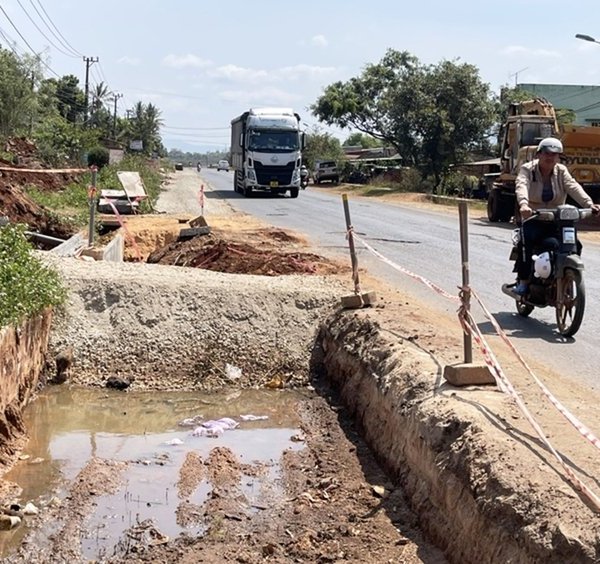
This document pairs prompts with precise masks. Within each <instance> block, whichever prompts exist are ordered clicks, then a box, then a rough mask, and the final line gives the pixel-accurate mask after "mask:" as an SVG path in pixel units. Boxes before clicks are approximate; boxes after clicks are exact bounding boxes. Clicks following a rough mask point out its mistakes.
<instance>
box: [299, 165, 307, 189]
mask: <svg viewBox="0 0 600 564" xmlns="http://www.w3.org/2000/svg"><path fill="white" fill-rule="evenodd" d="M300 186H302V189H303V190H304V188H306V187H307V186H308V169H307V168H306V165H302V166H301V167H300Z"/></svg>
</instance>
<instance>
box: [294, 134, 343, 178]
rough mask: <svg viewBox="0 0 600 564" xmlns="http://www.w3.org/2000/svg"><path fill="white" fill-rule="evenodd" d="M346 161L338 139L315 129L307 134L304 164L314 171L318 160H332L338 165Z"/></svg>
mask: <svg viewBox="0 0 600 564" xmlns="http://www.w3.org/2000/svg"><path fill="white" fill-rule="evenodd" d="M344 159H345V157H344V151H343V149H342V146H341V144H340V142H339V140H338V139H336V138H335V137H333V135H331V134H329V133H323V132H322V131H321V130H320V129H319V128H318V127H314V128H313V129H312V130H311V131H309V132H307V134H306V148H305V149H304V151H303V152H302V162H303V163H304V164H305V165H306V166H307V167H308V169H309V170H312V169H313V168H314V166H315V161H316V160H332V161H336V162H337V163H338V164H339V163H340V162H341V161H343V160H344Z"/></svg>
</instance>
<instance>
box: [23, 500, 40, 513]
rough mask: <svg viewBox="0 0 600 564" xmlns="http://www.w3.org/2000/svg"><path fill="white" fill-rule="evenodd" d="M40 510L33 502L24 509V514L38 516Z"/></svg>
mask: <svg viewBox="0 0 600 564" xmlns="http://www.w3.org/2000/svg"><path fill="white" fill-rule="evenodd" d="M39 512H40V510H39V509H38V508H37V507H36V506H35V505H34V504H33V503H31V502H29V503H27V504H26V505H25V507H24V508H23V513H24V514H25V515H37V514H38V513H39Z"/></svg>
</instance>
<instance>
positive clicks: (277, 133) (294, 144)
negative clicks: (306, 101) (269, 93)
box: [231, 108, 305, 198]
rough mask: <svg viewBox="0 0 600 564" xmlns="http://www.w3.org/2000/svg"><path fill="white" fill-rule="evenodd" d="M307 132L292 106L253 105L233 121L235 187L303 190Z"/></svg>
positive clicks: (240, 189) (245, 192) (294, 195)
mask: <svg viewBox="0 0 600 564" xmlns="http://www.w3.org/2000/svg"><path fill="white" fill-rule="evenodd" d="M304 145H305V134H304V133H303V132H302V131H301V129H300V116H299V115H298V114H297V113H295V112H294V111H293V110H292V109H290V108H251V109H250V110H249V111H247V112H244V113H243V114H241V115H240V116H238V117H236V118H234V119H233V120H232V121H231V167H232V169H233V170H234V174H233V189H234V190H235V191H236V192H238V193H240V194H243V195H244V196H246V197H248V196H250V195H251V194H252V193H253V192H254V191H264V192H270V193H271V194H285V193H286V192H289V195H290V197H291V198H297V197H298V194H299V193H300V167H301V166H302V150H303V149H304Z"/></svg>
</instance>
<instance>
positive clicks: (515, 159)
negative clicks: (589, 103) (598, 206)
mask: <svg viewBox="0 0 600 564" xmlns="http://www.w3.org/2000/svg"><path fill="white" fill-rule="evenodd" d="M544 137H558V138H559V139H560V140H561V141H562V144H563V147H564V154H563V159H562V162H563V164H565V165H566V166H567V167H568V169H569V171H570V172H571V174H572V175H573V177H574V178H575V180H577V181H578V182H579V183H580V184H581V185H582V186H583V189H584V190H585V191H586V192H587V193H588V194H589V195H590V197H591V198H592V200H594V202H596V203H600V127H592V126H581V125H564V126H561V127H559V125H558V122H557V120H556V112H555V111H554V106H553V105H552V104H551V103H550V102H548V101H547V100H545V99H544V98H534V99H533V100H526V101H523V102H516V103H514V104H511V105H510V106H509V111H508V117H507V119H506V123H505V124H504V125H503V126H502V129H501V137H500V172H499V173H491V174H487V175H485V181H486V186H487V187H488V202H487V214H488V219H489V220H490V221H510V219H511V217H513V216H514V215H515V207H516V200H515V178H516V177H517V174H518V172H519V169H520V168H521V165H522V164H523V163H525V162H527V161H530V160H532V159H533V158H534V157H535V153H536V149H537V146H538V143H539V142H540V141H541V140H542V139H544Z"/></svg>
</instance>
